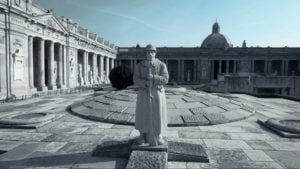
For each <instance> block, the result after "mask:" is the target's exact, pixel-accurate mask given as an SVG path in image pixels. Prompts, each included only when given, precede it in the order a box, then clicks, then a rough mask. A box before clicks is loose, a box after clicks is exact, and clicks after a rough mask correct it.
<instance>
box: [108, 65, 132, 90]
mask: <svg viewBox="0 0 300 169" xmlns="http://www.w3.org/2000/svg"><path fill="white" fill-rule="evenodd" d="M132 77H133V74H132V71H131V69H130V68H129V67H127V66H126V65H120V66H117V67H115V68H113V69H112V70H111V71H110V73H109V80H110V82H111V84H112V87H114V88H117V89H118V90H122V89H126V88H127V86H130V85H133V80H132Z"/></svg>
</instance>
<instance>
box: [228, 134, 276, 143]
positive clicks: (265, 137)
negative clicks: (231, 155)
mask: <svg viewBox="0 0 300 169" xmlns="http://www.w3.org/2000/svg"><path fill="white" fill-rule="evenodd" d="M227 134H228V135H229V136H230V137H231V139H233V140H263V141H275V140H276V139H274V138H273V137H271V136H269V135H268V134H264V133H263V134H261V133H247V134H245V133H230V132H228V133H227Z"/></svg>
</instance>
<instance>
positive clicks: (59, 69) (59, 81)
mask: <svg viewBox="0 0 300 169" xmlns="http://www.w3.org/2000/svg"><path fill="white" fill-rule="evenodd" d="M57 49H58V52H57V54H58V55H57V87H58V88H62V87H63V60H62V59H63V56H62V55H63V51H62V45H61V44H58V48H57Z"/></svg>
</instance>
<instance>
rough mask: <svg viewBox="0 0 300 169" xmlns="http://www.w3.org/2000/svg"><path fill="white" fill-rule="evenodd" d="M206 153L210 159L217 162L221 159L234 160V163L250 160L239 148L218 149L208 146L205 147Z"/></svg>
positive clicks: (221, 160)
mask: <svg viewBox="0 0 300 169" xmlns="http://www.w3.org/2000/svg"><path fill="white" fill-rule="evenodd" d="M207 153H208V155H209V156H210V157H211V159H213V160H216V161H217V162H219V163H220V162H223V161H235V162H234V163H236V162H249V161H251V160H250V158H249V157H248V156H247V154H246V153H245V152H244V151H243V150H240V149H219V148H215V147H210V148H208V149H207Z"/></svg>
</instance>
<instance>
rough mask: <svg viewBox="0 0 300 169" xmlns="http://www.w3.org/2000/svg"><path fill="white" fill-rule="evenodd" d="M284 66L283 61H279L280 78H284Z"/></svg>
mask: <svg viewBox="0 0 300 169" xmlns="http://www.w3.org/2000/svg"><path fill="white" fill-rule="evenodd" d="M284 65H285V61H284V60H281V74H280V76H284V67H285V66H284Z"/></svg>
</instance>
